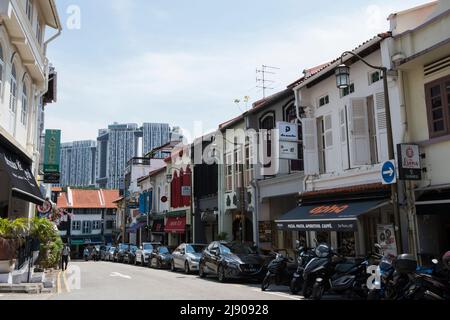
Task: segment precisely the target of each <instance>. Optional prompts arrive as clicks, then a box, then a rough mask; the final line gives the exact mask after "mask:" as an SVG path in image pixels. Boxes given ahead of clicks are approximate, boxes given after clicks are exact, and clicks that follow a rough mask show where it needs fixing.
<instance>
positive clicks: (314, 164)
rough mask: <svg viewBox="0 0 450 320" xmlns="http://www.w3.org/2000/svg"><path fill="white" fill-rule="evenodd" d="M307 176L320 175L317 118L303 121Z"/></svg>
mask: <svg viewBox="0 0 450 320" xmlns="http://www.w3.org/2000/svg"><path fill="white" fill-rule="evenodd" d="M302 127H303V147H304V161H305V174H306V175H315V174H319V148H318V143H317V122H316V119H315V118H307V119H302Z"/></svg>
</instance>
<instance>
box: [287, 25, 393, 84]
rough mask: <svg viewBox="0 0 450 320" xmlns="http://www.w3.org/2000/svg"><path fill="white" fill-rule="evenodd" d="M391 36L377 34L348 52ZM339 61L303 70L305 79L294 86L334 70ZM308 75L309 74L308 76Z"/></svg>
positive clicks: (389, 33)
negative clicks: (323, 72)
mask: <svg viewBox="0 0 450 320" xmlns="http://www.w3.org/2000/svg"><path fill="white" fill-rule="evenodd" d="M391 36H392V34H391V32H383V33H379V34H378V35H376V36H374V37H373V38H371V39H369V40H367V41H364V42H363V43H361V44H360V45H359V46H357V47H356V48H354V49H353V50H350V51H352V52H354V53H357V52H359V51H360V50H362V49H363V47H364V46H366V45H368V44H372V45H375V44H378V43H379V42H381V41H382V40H384V39H386V38H389V37H391ZM350 58H351V57H350ZM340 60H341V57H338V58H336V59H334V60H333V61H330V62H329V63H325V64H322V65H320V66H317V67H314V68H312V69H307V70H305V73H306V75H305V77H303V79H300V80H298V81H297V83H296V85H295V86H298V85H300V84H302V83H304V82H305V81H307V80H309V79H310V78H312V77H314V76H316V75H318V74H319V73H322V71H325V70H326V71H330V70H331V67H332V68H333V69H334V68H335V67H336V66H337V63H338V62H340ZM327 69H330V70H327ZM308 73H310V74H309V75H308ZM294 84H295V82H294V83H293V84H291V85H290V86H292V85H294Z"/></svg>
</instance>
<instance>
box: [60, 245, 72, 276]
mask: <svg viewBox="0 0 450 320" xmlns="http://www.w3.org/2000/svg"><path fill="white" fill-rule="evenodd" d="M69 256H70V247H69V246H68V245H67V244H65V245H64V248H63V249H62V271H65V270H67V265H68V264H69Z"/></svg>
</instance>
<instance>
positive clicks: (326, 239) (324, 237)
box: [316, 231, 331, 244]
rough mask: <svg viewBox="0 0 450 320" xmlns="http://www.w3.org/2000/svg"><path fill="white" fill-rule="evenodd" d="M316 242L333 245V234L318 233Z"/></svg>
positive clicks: (326, 232) (327, 232)
mask: <svg viewBox="0 0 450 320" xmlns="http://www.w3.org/2000/svg"><path fill="white" fill-rule="evenodd" d="M316 240H317V242H318V243H327V244H331V234H330V232H329V231H317V232H316Z"/></svg>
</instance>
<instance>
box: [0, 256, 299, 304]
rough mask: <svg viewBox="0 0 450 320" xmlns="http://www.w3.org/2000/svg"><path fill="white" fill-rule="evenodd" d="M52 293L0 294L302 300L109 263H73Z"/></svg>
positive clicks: (276, 291) (281, 290)
mask: <svg viewBox="0 0 450 320" xmlns="http://www.w3.org/2000/svg"><path fill="white" fill-rule="evenodd" d="M71 266H72V267H71V268H69V270H68V271H67V272H66V273H61V274H60V276H59V281H58V283H57V286H56V287H57V288H56V290H55V291H56V293H55V294H45V295H18V294H15V295H9V294H8V295H6V294H4V295H3V296H1V295H0V300H5V299H8V300H9V299H12V300H17V299H19V300H20V299H26V300H28V299H35V300H291V301H293V300H302V297H300V296H293V295H290V294H289V292H288V288H287V287H274V288H272V289H271V290H268V291H266V292H262V291H261V289H260V285H259V284H256V283H242V282H231V283H225V284H222V283H219V282H218V281H217V280H216V279H215V278H207V279H200V278H199V277H198V276H197V275H186V274H184V273H173V272H171V271H169V270H155V269H150V268H147V267H140V266H133V265H125V264H119V263H111V262H72V263H71Z"/></svg>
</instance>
